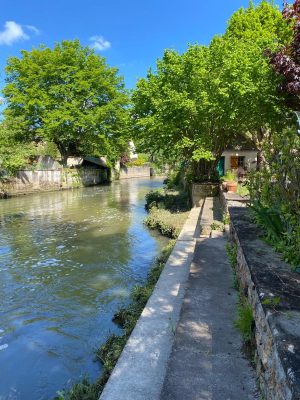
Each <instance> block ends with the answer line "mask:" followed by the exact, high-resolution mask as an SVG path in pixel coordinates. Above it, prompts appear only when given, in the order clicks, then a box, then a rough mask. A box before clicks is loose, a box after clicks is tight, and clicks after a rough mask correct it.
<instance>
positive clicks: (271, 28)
mask: <svg viewBox="0 0 300 400" xmlns="http://www.w3.org/2000/svg"><path fill="white" fill-rule="evenodd" d="M290 37H291V29H290V27H288V26H287V24H286V22H285V21H284V19H283V18H282V15H281V13H280V11H279V10H278V8H276V7H275V6H274V5H273V4H272V3H269V2H267V1H262V2H261V3H260V4H259V5H258V6H257V7H254V6H253V4H252V3H250V6H249V7H248V8H246V9H243V8H242V9H240V10H238V11H237V12H236V13H234V14H233V16H232V17H231V18H230V20H229V22H228V26H227V29H226V32H225V34H224V36H223V38H222V48H223V53H222V54H223V65H222V70H221V71H220V79H221V80H222V81H223V82H224V83H223V84H224V90H226V91H227V93H228V96H229V98H230V99H231V116H232V118H233V119H234V121H233V123H234V125H235V126H236V130H237V132H239V133H241V134H242V135H244V136H245V137H246V138H248V139H249V140H251V141H252V142H253V144H254V145H255V146H256V148H257V150H258V168H260V167H261V166H262V164H263V163H264V162H265V155H264V146H265V145H266V144H268V145H269V146H272V135H274V134H276V133H281V132H282V131H283V129H284V128H285V126H286V123H287V116H288V114H289V110H288V109H287V107H286V104H285V98H284V97H283V96H282V97H278V93H277V86H278V84H279V83H280V81H281V78H279V77H278V76H277V75H276V74H275V73H274V71H273V70H272V69H271V68H270V66H269V61H268V58H267V57H266V56H265V50H266V49H271V50H272V51H274V50H275V49H278V48H280V47H281V46H282V45H283V44H285V43H286V42H287V41H288V40H289V38H290ZM212 46H214V44H213V43H212Z"/></svg>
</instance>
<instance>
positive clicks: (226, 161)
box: [218, 146, 257, 176]
mask: <svg viewBox="0 0 300 400" xmlns="http://www.w3.org/2000/svg"><path fill="white" fill-rule="evenodd" d="M256 165H257V150H255V149H254V148H251V147H250V146H234V147H232V148H229V149H226V150H225V151H224V152H223V153H222V157H221V159H220V162H219V165H218V172H219V175H220V176H222V175H224V174H225V173H226V171H228V170H233V171H237V172H238V173H239V174H241V175H245V174H246V173H247V172H248V171H251V170H254V169H256Z"/></svg>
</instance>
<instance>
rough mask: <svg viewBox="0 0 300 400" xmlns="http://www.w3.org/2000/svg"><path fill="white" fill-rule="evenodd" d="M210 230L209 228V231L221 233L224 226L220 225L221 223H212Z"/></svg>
mask: <svg viewBox="0 0 300 400" xmlns="http://www.w3.org/2000/svg"><path fill="white" fill-rule="evenodd" d="M210 228H211V230H213V231H221V232H223V231H224V225H223V224H221V223H219V222H213V223H212V224H211V225H210Z"/></svg>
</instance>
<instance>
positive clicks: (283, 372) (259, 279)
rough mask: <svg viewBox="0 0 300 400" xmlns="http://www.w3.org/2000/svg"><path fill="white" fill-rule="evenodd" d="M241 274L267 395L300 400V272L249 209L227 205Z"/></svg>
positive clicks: (272, 398)
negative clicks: (266, 237)
mask: <svg viewBox="0 0 300 400" xmlns="http://www.w3.org/2000/svg"><path fill="white" fill-rule="evenodd" d="M229 213H230V218H231V239H232V241H233V242H234V243H236V245H237V250H238V256H237V277H238V280H239V282H240V284H241V287H242V290H243V292H244V294H245V295H246V297H247V299H248V302H249V304H250V305H251V306H252V310H253V315H254V321H255V328H254V334H255V342H256V357H255V361H256V368H257V375H258V379H259V383H260V387H261V390H262V392H263V395H264V398H266V399H267V400H299V399H300V301H299V300H300V284H299V283H300V275H299V274H298V273H296V272H293V271H292V270H291V267H290V266H289V265H288V264H286V263H285V262H283V261H282V260H281V258H280V255H278V254H277V253H275V251H274V250H273V248H272V247H271V246H269V245H267V244H266V243H265V242H263V241H262V240H261V239H260V237H261V236H262V232H261V230H260V229H259V228H258V227H257V226H256V225H255V224H254V223H253V222H252V221H251V218H250V216H249V210H248V209H247V208H242V207H231V206H229Z"/></svg>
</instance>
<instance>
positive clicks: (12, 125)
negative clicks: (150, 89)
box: [0, 40, 129, 172]
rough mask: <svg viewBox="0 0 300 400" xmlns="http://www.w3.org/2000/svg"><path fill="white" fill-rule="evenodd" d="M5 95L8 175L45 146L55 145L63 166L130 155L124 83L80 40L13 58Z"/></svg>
mask: <svg viewBox="0 0 300 400" xmlns="http://www.w3.org/2000/svg"><path fill="white" fill-rule="evenodd" d="M3 94H4V96H5V100H6V108H5V110H4V117H5V119H4V121H3V122H2V123H1V127H0V131H1V134H0V152H1V154H0V157H1V159H2V165H1V167H3V168H5V169H7V170H8V171H9V172H14V170H15V169H16V168H20V167H21V166H23V165H24V164H26V162H28V159H30V158H31V157H33V156H35V155H36V154H37V146H38V145H41V144H46V143H48V144H49V143H51V144H53V145H55V146H56V149H57V150H58V152H59V155H60V157H59V160H60V161H61V163H62V165H66V161H67V158H68V157H69V156H85V155H90V156H91V155H93V156H104V155H105V156H106V157H107V159H108V160H109V161H116V160H118V159H119V158H120V156H121V154H122V153H124V152H126V151H127V148H128V142H129V128H128V125H129V113H128V104H129V96H128V92H127V90H126V89H125V86H124V82H123V79H122V77H121V76H120V75H118V70H117V69H116V68H113V67H110V66H108V65H107V63H106V60H105V59H104V58H103V57H101V56H99V55H97V54H96V53H95V51H94V50H93V49H91V48H90V47H83V46H82V45H81V44H80V42H79V41H78V40H74V41H62V42H61V43H57V44H56V45H55V46H54V48H53V49H51V48H48V47H45V46H40V47H38V48H35V49H33V50H31V51H25V50H23V51H22V52H21V57H20V58H19V57H11V58H9V59H8V62H7V67H6V86H5V88H4V90H3ZM8 143H9V145H10V147H9V148H10V149H11V152H9V153H8V154H7V152H6V153H5V148H6V149H7V145H8ZM20 149H22V151H20ZM16 155H17V156H18V157H17V159H16ZM22 164H23V165H22Z"/></svg>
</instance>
